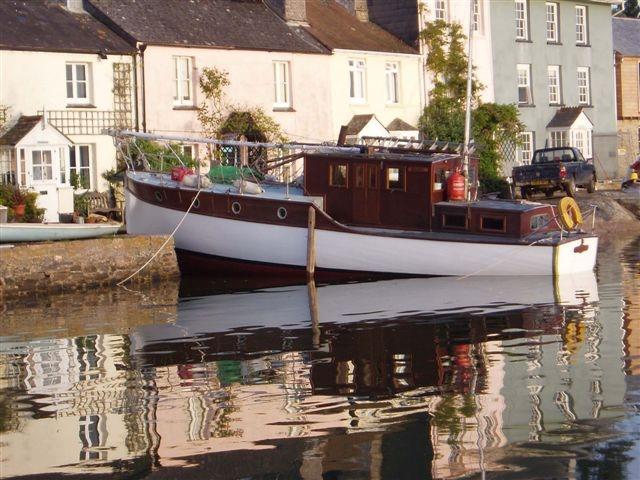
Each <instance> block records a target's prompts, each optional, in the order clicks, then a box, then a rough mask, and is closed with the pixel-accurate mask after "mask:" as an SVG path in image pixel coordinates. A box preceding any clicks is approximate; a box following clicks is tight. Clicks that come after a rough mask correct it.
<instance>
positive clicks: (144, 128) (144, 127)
mask: <svg viewBox="0 0 640 480" xmlns="http://www.w3.org/2000/svg"><path fill="white" fill-rule="evenodd" d="M138 48H139V50H140V76H141V77H142V93H141V94H142V131H143V132H145V133H146V131H147V97H146V94H145V77H144V51H145V50H146V49H147V46H146V45H145V44H144V43H141V44H140V46H139V47H138Z"/></svg>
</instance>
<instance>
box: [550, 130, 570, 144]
mask: <svg viewBox="0 0 640 480" xmlns="http://www.w3.org/2000/svg"><path fill="white" fill-rule="evenodd" d="M567 133H568V130H566V129H558V130H549V146H550V147H551V148H556V147H567V146H569V144H568V140H567V137H568V135H567Z"/></svg>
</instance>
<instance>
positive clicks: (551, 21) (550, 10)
mask: <svg viewBox="0 0 640 480" xmlns="http://www.w3.org/2000/svg"><path fill="white" fill-rule="evenodd" d="M545 19H546V30H547V42H548V43H558V42H560V35H559V32H558V4H557V3H555V2H545Z"/></svg>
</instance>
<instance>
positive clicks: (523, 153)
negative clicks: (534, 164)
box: [517, 132, 533, 165]
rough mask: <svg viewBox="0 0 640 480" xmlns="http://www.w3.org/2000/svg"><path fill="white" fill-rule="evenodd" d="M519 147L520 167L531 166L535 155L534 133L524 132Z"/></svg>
mask: <svg viewBox="0 0 640 480" xmlns="http://www.w3.org/2000/svg"><path fill="white" fill-rule="evenodd" d="M519 140H520V145H518V148H517V150H518V162H519V163H520V165H529V164H530V163H531V156H532V154H533V132H522V133H521V134H520V139H519Z"/></svg>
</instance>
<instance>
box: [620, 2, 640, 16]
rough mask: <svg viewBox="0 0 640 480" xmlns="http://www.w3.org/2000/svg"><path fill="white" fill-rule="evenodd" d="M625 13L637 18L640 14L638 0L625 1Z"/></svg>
mask: <svg viewBox="0 0 640 480" xmlns="http://www.w3.org/2000/svg"><path fill="white" fill-rule="evenodd" d="M623 12H624V14H625V15H626V16H627V17H630V18H637V17H639V16H640V5H638V0H626V2H624V10H623Z"/></svg>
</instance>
